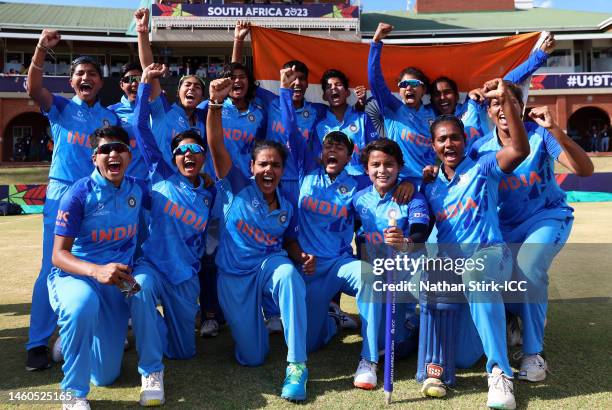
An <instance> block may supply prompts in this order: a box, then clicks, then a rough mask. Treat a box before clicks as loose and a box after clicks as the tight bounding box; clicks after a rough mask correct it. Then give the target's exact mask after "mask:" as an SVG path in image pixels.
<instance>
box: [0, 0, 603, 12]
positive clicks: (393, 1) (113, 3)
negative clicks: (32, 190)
mask: <svg viewBox="0 0 612 410" xmlns="http://www.w3.org/2000/svg"><path fill="white" fill-rule="evenodd" d="M3 1H6V2H14V3H39V4H64V5H72V6H99V5H100V2H99V1H98V0H3ZM256 1H257V0H256ZM352 1H353V3H357V1H358V0H352ZM449 1H450V0H449ZM414 2H415V0H361V4H362V6H363V9H364V11H375V10H406V7H407V5H408V4H410V5H411V6H412V5H413V4H414ZM103 3H104V4H105V5H107V6H108V7H120V8H130V9H135V8H137V7H138V5H139V3H140V0H104V1H103ZM534 4H535V5H536V6H538V7H552V8H558V9H568V10H583V11H597V12H608V13H611V14H612V0H581V1H576V0H534Z"/></svg>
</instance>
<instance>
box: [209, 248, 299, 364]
mask: <svg viewBox="0 0 612 410" xmlns="http://www.w3.org/2000/svg"><path fill="white" fill-rule="evenodd" d="M217 291H218V294H219V302H220V303H221V308H222V309H223V313H224V315H225V319H226V320H227V323H228V325H229V327H230V329H231V331H232V336H233V338H234V342H235V344H236V347H235V355H236V360H237V361H238V363H240V364H242V365H245V366H259V365H261V364H262V363H263V362H264V359H265V357H266V355H267V354H268V351H269V340H268V338H269V336H268V329H267V328H266V325H265V323H264V318H263V314H262V311H261V308H262V302H263V300H264V299H266V298H270V299H272V300H273V301H274V304H275V305H276V306H278V308H279V309H280V313H281V317H282V318H283V327H284V334H285V342H286V343H287V350H288V351H287V361H288V362H304V361H306V323H307V321H306V286H305V285H304V281H303V280H302V277H301V276H300V274H299V273H298V271H297V270H296V269H295V267H294V266H293V264H292V263H291V261H290V260H289V259H288V258H287V257H286V256H280V255H279V256H271V257H269V258H268V259H266V260H265V261H264V262H263V263H262V264H261V266H260V267H258V268H256V269H255V270H254V271H253V272H252V273H250V274H247V275H233V274H231V273H228V272H226V271H224V270H223V269H222V268H221V267H220V268H219V278H218V281H217Z"/></svg>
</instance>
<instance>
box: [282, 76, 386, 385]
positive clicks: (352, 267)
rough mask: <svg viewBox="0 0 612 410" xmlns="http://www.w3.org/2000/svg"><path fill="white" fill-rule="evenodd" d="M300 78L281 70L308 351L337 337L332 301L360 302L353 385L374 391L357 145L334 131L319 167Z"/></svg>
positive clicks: (375, 308)
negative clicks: (297, 104) (303, 113)
mask: <svg viewBox="0 0 612 410" xmlns="http://www.w3.org/2000/svg"><path fill="white" fill-rule="evenodd" d="M296 76H297V69H296V67H290V68H284V69H282V70H281V89H280V94H281V95H280V97H281V100H280V102H281V114H282V118H283V128H284V129H285V130H287V134H288V135H287V136H286V137H285V139H286V140H288V142H289V146H290V150H291V151H292V154H293V156H292V158H295V160H296V164H295V166H296V168H297V169H298V170H299V176H300V197H299V205H298V208H299V212H298V216H299V225H300V226H301V227H302V229H300V233H299V237H298V240H299V243H300V246H301V248H302V249H303V250H304V252H305V253H306V254H307V255H308V257H309V262H310V261H312V267H313V269H312V270H307V269H304V270H303V271H304V272H303V273H304V276H303V278H304V281H305V283H306V307H307V311H308V331H307V339H306V347H307V349H308V351H314V350H317V349H319V348H320V347H322V346H324V345H325V344H327V343H328V342H329V341H330V340H331V339H332V338H333V336H334V335H335V334H336V333H337V328H338V325H340V323H336V321H335V320H334V318H333V317H332V316H330V315H328V305H329V303H330V301H331V300H332V298H333V297H334V295H336V293H338V292H344V293H347V294H349V295H351V296H356V297H357V299H358V302H357V306H358V308H359V315H360V316H361V319H362V320H361V323H362V328H361V334H362V336H363V345H362V350H361V359H360V361H359V366H358V367H357V372H356V373H355V378H354V380H353V384H354V386H355V387H358V388H363V389H368V390H370V389H374V388H375V387H376V383H377V379H376V364H377V362H378V347H377V344H376V343H377V331H378V323H379V322H380V311H381V306H380V304H376V303H373V300H372V299H373V298H372V296H371V295H370V296H367V293H368V292H371V287H369V288H368V287H367V284H364V279H365V277H367V276H369V278H370V279H371V278H372V267H371V266H370V265H369V264H367V263H365V262H362V261H360V260H357V259H355V258H354V257H353V252H352V247H351V242H352V240H353V233H354V222H355V221H354V218H355V210H354V207H353V204H352V200H353V197H354V195H355V194H356V193H357V192H358V191H359V190H360V189H362V188H363V187H364V184H363V180H362V181H361V182H360V180H359V178H357V177H356V176H352V175H349V174H348V173H347V170H346V165H347V164H348V162H349V161H350V157H351V153H352V151H353V148H354V144H353V142H352V141H351V140H350V139H349V138H348V136H347V135H346V134H344V133H343V132H342V131H331V132H330V133H329V134H327V135H326V136H325V137H324V138H323V148H322V154H321V158H320V160H321V164H319V158H318V157H317V156H316V154H315V153H313V151H311V150H310V149H309V146H308V144H307V143H306V142H305V141H304V139H303V138H302V134H301V132H300V130H299V129H298V127H297V119H296V116H297V115H296V112H295V109H294V107H293V103H292V99H293V98H292V93H293V90H292V89H291V84H293V82H294V81H295V77H296ZM362 275H364V276H365V277H364V278H362Z"/></svg>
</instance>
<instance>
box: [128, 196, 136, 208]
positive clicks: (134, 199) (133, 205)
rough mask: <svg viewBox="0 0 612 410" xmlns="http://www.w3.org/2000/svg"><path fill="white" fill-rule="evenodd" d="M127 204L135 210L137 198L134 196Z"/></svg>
mask: <svg viewBox="0 0 612 410" xmlns="http://www.w3.org/2000/svg"><path fill="white" fill-rule="evenodd" d="M127 203H128V206H129V207H130V208H134V207H135V206H136V198H134V197H133V196H131V197H129V198H128V201H127Z"/></svg>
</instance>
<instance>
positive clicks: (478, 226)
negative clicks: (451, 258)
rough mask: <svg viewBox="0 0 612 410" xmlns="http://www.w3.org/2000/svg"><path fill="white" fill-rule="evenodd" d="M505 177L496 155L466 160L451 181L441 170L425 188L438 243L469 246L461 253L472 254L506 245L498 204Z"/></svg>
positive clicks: (466, 158) (458, 167)
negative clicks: (500, 225) (501, 244)
mask: <svg viewBox="0 0 612 410" xmlns="http://www.w3.org/2000/svg"><path fill="white" fill-rule="evenodd" d="M506 175H507V174H505V173H504V172H503V171H502V170H501V168H499V165H498V164H497V159H496V157H495V154H493V153H491V154H488V155H485V156H483V157H481V158H479V159H478V160H474V159H472V158H470V157H469V156H466V157H464V158H463V161H461V163H460V164H459V165H458V166H457V168H456V169H455V175H454V176H453V177H452V178H451V180H450V181H449V180H448V179H447V178H446V176H445V175H444V172H443V171H442V168H440V172H439V173H438V176H437V177H436V179H435V180H434V182H432V183H430V184H426V185H425V186H424V194H425V197H426V198H427V201H428V203H429V206H430V207H431V211H432V213H433V216H434V217H435V218H436V227H437V228H438V243H439V244H466V246H465V247H461V248H462V252H463V253H464V254H469V255H471V254H473V253H474V252H475V251H476V250H477V249H478V248H479V247H486V246H489V245H494V244H500V243H503V240H502V236H501V231H500V228H499V219H498V216H497V203H498V185H499V182H500V181H501V179H502V178H503V177H504V176H506ZM470 244H471V245H476V246H470Z"/></svg>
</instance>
